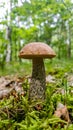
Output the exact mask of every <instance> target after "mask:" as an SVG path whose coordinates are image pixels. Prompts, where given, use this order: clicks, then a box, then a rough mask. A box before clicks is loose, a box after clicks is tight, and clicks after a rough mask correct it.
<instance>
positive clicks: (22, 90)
mask: <svg viewBox="0 0 73 130" xmlns="http://www.w3.org/2000/svg"><path fill="white" fill-rule="evenodd" d="M72 66H73V65H72V62H71V61H64V60H61V61H51V62H48V61H45V70H46V100H45V102H44V103H42V102H40V104H41V105H42V107H40V106H39V107H37V108H36V107H35V106H34V104H33V103H31V104H30V103H29V101H28V89H29V86H30V78H31V70H32V69H31V68H32V64H31V63H30V62H24V63H22V64H21V63H20V64H19V63H11V64H6V65H5V69H4V68H0V129H1V130H73V68H72ZM36 104H37V103H36Z"/></svg>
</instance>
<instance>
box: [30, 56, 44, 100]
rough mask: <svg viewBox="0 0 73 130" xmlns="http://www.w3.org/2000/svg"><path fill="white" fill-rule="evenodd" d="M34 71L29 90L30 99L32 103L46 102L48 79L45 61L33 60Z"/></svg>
mask: <svg viewBox="0 0 73 130" xmlns="http://www.w3.org/2000/svg"><path fill="white" fill-rule="evenodd" d="M32 63H33V70H32V78H31V84H30V88H29V99H30V100H32V101H44V99H45V89H46V79H45V68H44V62H43V59H39V58H37V59H33V61H32Z"/></svg>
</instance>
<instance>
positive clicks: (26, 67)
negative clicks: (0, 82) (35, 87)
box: [0, 59, 73, 76]
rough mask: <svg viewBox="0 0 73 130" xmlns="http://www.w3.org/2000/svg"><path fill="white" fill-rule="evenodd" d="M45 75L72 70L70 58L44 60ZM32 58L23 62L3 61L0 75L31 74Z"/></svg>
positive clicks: (72, 63)
mask: <svg viewBox="0 0 73 130" xmlns="http://www.w3.org/2000/svg"><path fill="white" fill-rule="evenodd" d="M44 64H45V70H46V75H47V74H48V73H49V74H51V75H54V74H56V75H57V76H61V75H63V74H64V73H65V72H73V67H72V66H73V61H72V60H65V59H62V60H58V59H53V60H44ZM31 71H32V60H23V62H10V63H4V67H3V66H1V65H0V76H2V75H13V74H15V75H16V74H17V75H20V76H24V75H31Z"/></svg>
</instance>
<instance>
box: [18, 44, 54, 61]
mask: <svg viewBox="0 0 73 130" xmlns="http://www.w3.org/2000/svg"><path fill="white" fill-rule="evenodd" d="M55 56H56V54H55V52H54V51H53V50H52V48H51V47H50V46H49V45H47V44H45V43H42V42H33V43H29V44H26V45H25V46H24V47H23V48H22V49H21V51H20V53H19V57H21V58H25V59H33V58H39V57H40V58H53V57H55Z"/></svg>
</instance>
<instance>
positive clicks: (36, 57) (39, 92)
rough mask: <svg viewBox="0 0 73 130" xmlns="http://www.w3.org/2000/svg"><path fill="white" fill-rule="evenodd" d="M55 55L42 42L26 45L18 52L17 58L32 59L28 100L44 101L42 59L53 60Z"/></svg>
mask: <svg viewBox="0 0 73 130" xmlns="http://www.w3.org/2000/svg"><path fill="white" fill-rule="evenodd" d="M55 56H56V54H55V52H54V51H53V50H52V48H51V47H50V46H49V45H47V44H45V43H42V42H32V43H29V44H26V45H25V46H24V47H23V48H22V49H21V51H20V53H19V57H20V58H24V59H32V65H33V68H32V77H31V83H30V88H29V99H30V100H33V101H44V100H45V90H46V76H45V67H44V62H43V59H45V58H53V57H55Z"/></svg>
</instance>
